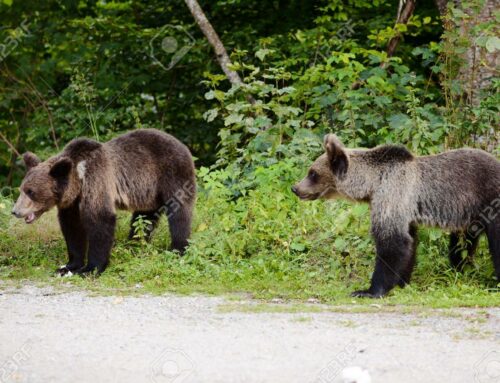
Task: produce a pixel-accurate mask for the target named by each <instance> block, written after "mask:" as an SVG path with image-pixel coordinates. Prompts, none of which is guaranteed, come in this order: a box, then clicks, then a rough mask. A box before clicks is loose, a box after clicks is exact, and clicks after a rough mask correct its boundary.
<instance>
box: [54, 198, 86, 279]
mask: <svg viewBox="0 0 500 383" xmlns="http://www.w3.org/2000/svg"><path fill="white" fill-rule="evenodd" d="M57 216H58V219H59V224H60V226H61V231H62V233H63V236H64V240H65V241H66V247H67V249H68V263H67V264H66V265H64V266H62V267H60V268H58V269H57V273H59V275H66V274H68V273H69V272H74V271H76V270H78V269H80V268H81V267H83V265H84V262H85V253H86V251H87V233H86V231H85V228H84V227H83V224H82V221H81V219H80V210H79V206H78V203H74V204H73V205H71V206H70V207H68V208H66V209H59V211H58V214H57Z"/></svg>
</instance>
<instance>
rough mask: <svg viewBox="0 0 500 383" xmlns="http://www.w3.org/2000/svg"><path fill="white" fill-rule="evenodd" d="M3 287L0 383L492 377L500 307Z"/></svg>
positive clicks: (498, 370)
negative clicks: (337, 307) (332, 304)
mask: <svg viewBox="0 0 500 383" xmlns="http://www.w3.org/2000/svg"><path fill="white" fill-rule="evenodd" d="M0 293H1V295H0V382H72V383H74V382H93V383H97V382H120V383H123V382H134V383H137V382H151V383H155V382H158V383H160V382H161V383H163V382H168V383H171V382H175V383H187V382H197V383H199V382H245V383H251V382H272V383H278V382H284V383H285V382H286V383H290V382H300V383H304V382H319V383H327V382H328V383H329V382H332V383H334V382H357V383H368V382H370V381H371V382H384V383H390V382H398V383H399V382H404V383H410V382H454V383H456V382H464V383H465V382H466V383H471V382H476V383H492V382H500V321H499V318H500V308H491V309H477V310H476V309H453V310H446V311H436V310H433V311H425V312H414V313H411V314H405V313H403V312H396V313H394V312H392V313H389V312H383V311H384V310H383V308H381V312H375V313H352V312H350V313H349V312H308V310H307V309H305V310H304V312H299V313H286V312H246V311H248V308H249V307H252V305H253V304H254V303H255V302H252V301H243V302H241V301H239V302H235V301H234V300H228V299H227V298H223V297H203V296H196V297H179V296H162V297H151V296H142V297H121V296H107V297H102V296H97V297H96V296H91V295H89V294H88V293H85V292H75V291H70V292H58V291H55V290H54V289H52V288H37V287H33V286H24V287H20V288H14V287H9V288H6V287H4V288H3V289H2V291H0ZM238 307H242V310H239V309H238ZM273 307H276V305H274V306H273ZM278 307H279V308H280V310H281V305H278ZM311 307H312V308H313V309H317V308H318V307H320V308H321V307H322V306H319V305H312V306H311ZM374 307H375V310H376V307H378V306H377V305H375V306H374ZM282 308H284V309H285V310H286V305H283V307H282ZM250 311H252V310H250ZM264 311H265V310H264ZM316 311H317V310H316ZM347 375H350V376H351V378H348V376H347Z"/></svg>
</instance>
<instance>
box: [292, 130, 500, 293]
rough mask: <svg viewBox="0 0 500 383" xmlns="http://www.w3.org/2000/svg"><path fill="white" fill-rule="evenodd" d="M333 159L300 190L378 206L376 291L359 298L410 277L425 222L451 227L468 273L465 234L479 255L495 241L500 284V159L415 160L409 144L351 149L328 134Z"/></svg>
mask: <svg viewBox="0 0 500 383" xmlns="http://www.w3.org/2000/svg"><path fill="white" fill-rule="evenodd" d="M325 150H326V152H325V154H323V155H322V156H320V157H319V158H318V159H317V160H316V161H315V162H314V163H313V165H312V166H311V168H310V170H309V174H308V175H307V177H305V178H304V179H303V180H302V181H300V182H299V183H298V184H297V185H295V186H293V187H292V190H293V192H294V193H295V194H297V195H298V196H299V197H300V198H301V199H305V200H313V199H318V198H325V199H326V198H334V197H337V196H340V197H344V198H348V199H351V200H355V201H366V202H369V203H370V207H371V221H372V233H373V236H374V238H375V243H376V248H377V262H376V266H375V272H374V274H373V277H372V283H371V287H370V288H369V289H368V290H363V291H358V292H356V293H354V295H356V296H369V297H380V296H383V295H385V294H386V293H388V292H389V291H390V290H391V289H392V288H393V287H394V286H395V285H400V286H404V285H405V284H407V283H408V282H409V280H410V276H411V272H412V269H413V265H414V263H415V248H416V239H417V230H416V226H417V225H418V224H424V225H431V226H438V227H441V228H444V229H449V230H451V231H452V232H453V233H452V237H451V241H450V254H449V256H450V261H451V263H452V264H453V265H454V266H455V267H458V268H460V267H461V266H462V265H463V262H464V261H465V260H463V259H462V255H461V254H462V249H461V248H460V247H459V246H458V243H459V238H460V236H464V237H465V239H466V240H467V241H468V245H467V250H468V251H469V253H470V255H472V253H473V252H474V249H475V247H476V244H477V239H478V237H479V235H480V234H481V233H482V232H483V231H484V232H486V235H487V236H488V242H489V246H490V252H491V255H492V258H493V262H494V265H495V270H496V274H497V277H498V279H499V280H500V162H499V161H498V160H497V159H495V158H494V157H493V156H491V155H490V154H488V153H486V152H484V151H481V150H475V149H459V150H451V151H448V152H445V153H442V154H438V155H432V156H422V157H415V156H413V155H412V154H411V153H410V152H409V151H408V150H407V149H406V148H404V147H401V146H393V145H385V146H380V147H376V148H374V149H346V148H344V146H343V145H342V143H341V142H340V141H339V140H338V139H337V137H335V136H334V135H327V136H326V137H325Z"/></svg>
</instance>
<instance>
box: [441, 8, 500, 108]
mask: <svg viewBox="0 0 500 383" xmlns="http://www.w3.org/2000/svg"><path fill="white" fill-rule="evenodd" d="M449 1H451V0H435V2H436V5H437V7H438V9H439V12H440V13H441V15H442V16H446V15H447V5H448V2H449ZM453 5H454V6H455V7H457V8H459V9H460V10H462V11H463V12H464V13H466V14H467V15H468V16H469V17H467V18H460V19H458V20H447V19H444V20H445V21H444V27H445V29H447V30H455V31H456V32H457V33H458V34H459V35H460V37H461V38H463V39H464V40H468V45H467V47H466V49H465V52H464V53H463V54H461V55H460V56H459V59H460V61H462V65H461V66H460V69H459V71H458V74H457V79H458V80H459V82H460V84H461V85H462V88H463V90H464V92H465V94H466V96H467V99H468V101H469V102H470V103H472V104H478V103H479V101H480V90H482V89H486V88H487V87H488V86H489V85H490V84H491V80H492V78H493V77H496V76H498V74H499V69H498V68H500V56H499V54H498V50H493V51H492V52H490V51H488V50H487V49H485V48H484V47H480V46H478V45H477V38H478V37H480V35H479V34H478V32H476V31H475V30H474V28H475V27H476V26H477V25H478V24H483V23H488V22H494V21H495V16H494V12H495V11H497V10H498V9H499V8H500V0H484V5H483V6H482V7H481V8H480V9H479V11H478V12H477V11H473V10H472V9H466V8H463V7H462V1H460V0H454V1H453Z"/></svg>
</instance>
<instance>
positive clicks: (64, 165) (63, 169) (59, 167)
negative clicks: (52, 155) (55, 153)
mask: <svg viewBox="0 0 500 383" xmlns="http://www.w3.org/2000/svg"><path fill="white" fill-rule="evenodd" d="M72 167H73V162H71V160H70V159H69V158H68V157H61V158H60V159H58V160H57V162H56V163H55V164H54V165H52V167H51V168H50V171H49V174H50V176H51V177H54V178H56V179H64V178H67V177H68V175H69V172H70V171H71V168H72Z"/></svg>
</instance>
